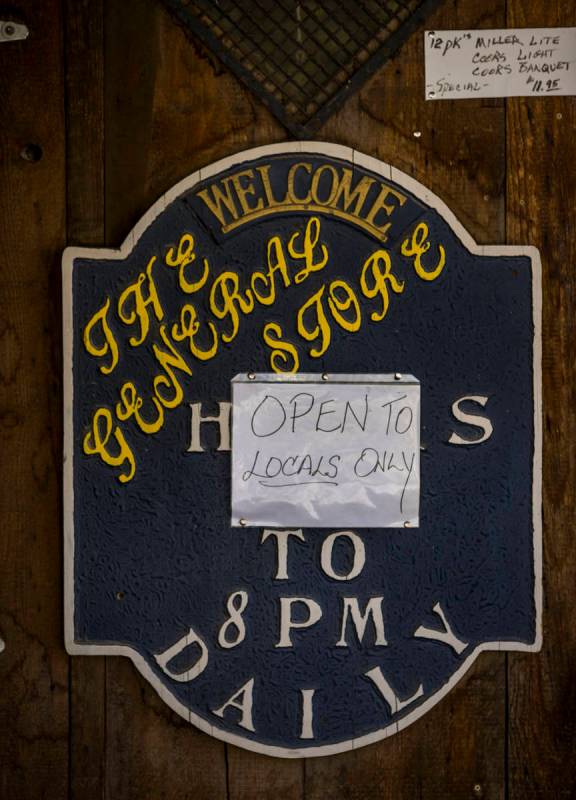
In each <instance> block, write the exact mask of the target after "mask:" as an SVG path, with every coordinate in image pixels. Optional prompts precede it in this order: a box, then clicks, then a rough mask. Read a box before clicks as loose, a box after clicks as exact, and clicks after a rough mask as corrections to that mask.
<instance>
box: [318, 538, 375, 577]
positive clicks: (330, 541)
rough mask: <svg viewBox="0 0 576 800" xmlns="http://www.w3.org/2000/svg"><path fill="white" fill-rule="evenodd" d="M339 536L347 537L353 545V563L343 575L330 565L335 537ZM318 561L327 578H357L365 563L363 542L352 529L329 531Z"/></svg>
mask: <svg viewBox="0 0 576 800" xmlns="http://www.w3.org/2000/svg"><path fill="white" fill-rule="evenodd" d="M341 536H344V537H346V538H347V539H349V540H350V541H351V542H352V545H353V547H354V563H353V564H352V569H351V570H350V572H347V573H346V574H345V575H338V573H337V572H335V571H334V568H333V566H332V549H333V547H334V543H335V541H336V539H338V538H340V537H341ZM320 563H321V565H322V569H323V570H324V572H325V573H326V575H328V577H329V578H334V580H335V581H351V580H352V579H353V578H357V577H358V575H360V573H361V572H362V570H363V569H364V564H365V563H366V551H365V549H364V542H363V541H362V539H361V538H360V537H359V536H358V534H357V533H353V531H339V532H338V533H331V534H330V536H327V537H326V538H325V539H324V542H323V543H322V551H321V554H320Z"/></svg>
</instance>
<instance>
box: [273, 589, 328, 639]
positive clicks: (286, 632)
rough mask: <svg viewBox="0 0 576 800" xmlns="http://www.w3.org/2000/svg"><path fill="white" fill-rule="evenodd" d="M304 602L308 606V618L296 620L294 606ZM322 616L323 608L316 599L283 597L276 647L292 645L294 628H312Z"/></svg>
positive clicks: (281, 599)
mask: <svg viewBox="0 0 576 800" xmlns="http://www.w3.org/2000/svg"><path fill="white" fill-rule="evenodd" d="M295 603H302V604H303V605H305V606H306V607H307V608H308V619H305V620H302V622H295V621H294V620H293V619H292V606H293V605H294V604H295ZM321 617H322V609H321V608H320V606H319V605H318V603H317V602H316V601H315V600H309V599H308V598H306V597H281V598H280V639H279V641H278V644H277V645H276V647H292V639H291V638H290V631H291V630H292V629H293V628H310V626H312V625H315V624H316V623H317V622H318V620H319V619H320V618H321Z"/></svg>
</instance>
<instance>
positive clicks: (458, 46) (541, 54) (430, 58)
mask: <svg viewBox="0 0 576 800" xmlns="http://www.w3.org/2000/svg"><path fill="white" fill-rule="evenodd" d="M424 41H425V45H424V46H425V55H426V99H427V100H451V99H458V98H467V97H524V96H537V97H541V96H546V95H555V94H556V95H563V94H564V95H572V94H576V28H507V29H504V30H477V31H426V32H425V40H424Z"/></svg>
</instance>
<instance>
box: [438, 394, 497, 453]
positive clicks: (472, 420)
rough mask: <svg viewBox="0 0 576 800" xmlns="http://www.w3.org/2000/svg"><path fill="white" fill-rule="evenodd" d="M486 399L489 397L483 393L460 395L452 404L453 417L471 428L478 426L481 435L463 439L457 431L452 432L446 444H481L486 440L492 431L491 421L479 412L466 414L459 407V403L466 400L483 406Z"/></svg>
mask: <svg viewBox="0 0 576 800" xmlns="http://www.w3.org/2000/svg"><path fill="white" fill-rule="evenodd" d="M488 399H489V398H488V397H485V396H484V395H480V394H470V395H467V396H466V397H460V398H459V399H458V400H456V401H455V402H454V403H453V404H452V414H453V415H454V418H455V419H457V420H458V422H463V423H464V424H465V425H471V426H472V427H473V428H479V429H480V430H481V431H482V435H481V436H480V437H476V438H474V439H463V438H462V436H459V435H458V434H457V433H452V435H451V436H450V438H449V439H448V444H482V442H486V441H488V439H489V438H490V437H491V436H492V433H493V431H494V428H493V427H492V423H491V421H490V420H489V419H488V417H483V416H481V415H480V414H467V413H466V412H465V411H462V409H461V408H460V403H463V402H465V401H466V400H468V401H470V402H473V403H478V405H480V406H482V407H484V406H485V405H486V403H487V402H488Z"/></svg>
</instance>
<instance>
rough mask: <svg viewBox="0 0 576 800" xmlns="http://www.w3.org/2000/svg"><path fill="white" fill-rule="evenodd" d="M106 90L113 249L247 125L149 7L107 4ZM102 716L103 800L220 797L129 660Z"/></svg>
mask: <svg viewBox="0 0 576 800" xmlns="http://www.w3.org/2000/svg"><path fill="white" fill-rule="evenodd" d="M127 37H128V38H129V43H128V42H127ZM106 86H107V94H106V240H107V242H108V243H109V244H110V245H113V246H118V245H119V243H120V242H121V240H122V239H123V238H124V237H125V236H126V235H127V234H128V232H129V230H130V228H131V227H132V225H133V224H134V223H135V222H136V221H137V219H138V218H139V216H140V215H141V214H142V213H143V212H144V211H145V210H146V209H147V208H148V207H149V206H150V205H151V204H152V203H153V202H154V201H155V200H156V199H157V198H158V196H159V195H160V194H162V193H163V192H165V191H166V190H167V189H168V188H170V187H171V186H172V185H173V184H174V183H176V182H177V181H178V180H179V179H180V178H182V177H184V176H185V175H187V174H189V173H191V172H193V171H194V170H195V169H197V168H198V167H200V166H201V165H203V164H205V163H208V162H209V161H211V160H213V158H218V157H219V156H220V155H222V156H223V155H225V154H227V153H228V152H231V151H234V150H237V149H240V147H239V146H238V143H237V142H235V141H233V142H231V141H230V139H234V137H237V136H243V135H244V134H243V130H244V127H245V126H248V130H252V127H251V126H255V119H254V114H253V113H252V110H251V105H250V101H249V100H248V99H247V96H246V93H245V92H244V91H243V90H239V89H238V88H237V84H236V81H235V80H234V79H233V78H230V77H229V76H228V75H223V74H222V75H219V76H217V75H215V73H214V69H213V67H212V66H211V64H210V63H209V62H208V61H207V60H206V59H204V58H202V57H201V56H200V55H199V53H198V52H197V50H196V49H195V48H194V46H193V45H192V44H191V43H190V41H188V39H187V38H186V36H185V35H184V33H183V31H182V30H181V28H180V27H179V26H177V25H176V24H175V23H174V21H173V20H172V18H171V17H170V16H169V15H168V13H167V12H166V11H165V10H164V9H163V8H162V7H161V5H160V4H159V3H156V2H152V0H130V1H129V2H126V3H122V4H110V5H109V7H108V9H107V18H106ZM230 87H232V90H230ZM243 144H244V145H246V139H245V140H244V142H243ZM218 148H220V150H218ZM107 708H108V750H107V752H108V775H107V787H108V792H109V795H110V796H111V797H114V798H128V797H135V796H142V797H164V798H167V799H168V798H181V797H187V796H190V794H191V793H192V792H193V794H194V797H195V798H197V799H198V800H202V798H206V800H218V798H226V797H227V796H228V788H227V783H228V779H227V768H226V757H225V756H226V749H225V745H224V744H223V743H222V742H219V741H217V740H216V739H212V738H210V737H208V736H206V735H205V734H203V733H200V732H199V731H198V730H196V729H195V728H194V727H192V726H191V725H189V724H188V723H187V722H185V721H184V720H182V719H181V718H180V717H178V716H177V715H176V714H174V713H173V712H171V711H170V709H169V708H168V707H167V706H166V705H165V704H164V702H163V701H161V700H160V699H159V698H158V697H157V695H156V694H155V692H154V691H153V689H152V688H151V687H150V686H149V685H148V684H147V683H146V682H145V681H144V679H142V678H140V676H139V675H138V674H137V672H136V670H135V669H134V667H133V666H132V665H131V664H130V663H128V661H123V660H121V659H116V658H114V659H109V663H108V705H107ZM280 794H281V792H280ZM231 796H232V793H231Z"/></svg>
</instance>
